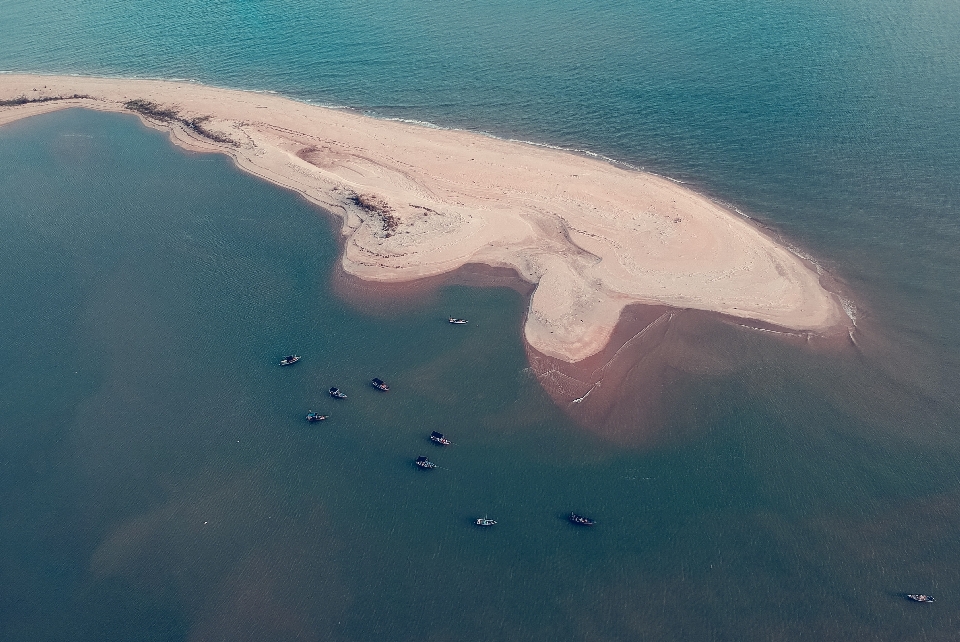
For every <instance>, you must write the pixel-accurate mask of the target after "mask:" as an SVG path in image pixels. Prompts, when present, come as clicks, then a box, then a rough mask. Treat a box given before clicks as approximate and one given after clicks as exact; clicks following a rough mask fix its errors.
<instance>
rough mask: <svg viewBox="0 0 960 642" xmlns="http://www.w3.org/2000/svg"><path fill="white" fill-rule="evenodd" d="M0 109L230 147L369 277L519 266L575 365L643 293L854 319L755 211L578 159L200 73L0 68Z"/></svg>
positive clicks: (743, 311)
mask: <svg viewBox="0 0 960 642" xmlns="http://www.w3.org/2000/svg"><path fill="white" fill-rule="evenodd" d="M18 98H19V99H21V100H17V99H18ZM43 99H52V100H43ZM0 105H3V106H0V126H2V125H4V124H6V123H9V122H13V121H15V120H19V119H21V118H26V117H29V116H34V115H38V114H42V113H47V112H50V111H54V110H58V109H64V108H69V107H84V108H89V109H97V110H103V111H112V112H126V113H137V114H138V115H139V116H140V118H141V119H142V120H143V122H145V123H146V124H147V125H149V126H151V127H155V128H158V129H162V130H165V131H167V132H169V134H170V136H171V139H172V141H173V142H174V143H176V144H177V145H180V146H182V147H184V148H187V149H191V150H197V151H208V152H219V153H224V154H229V155H230V156H232V157H233V159H234V161H235V162H236V164H237V166H238V167H239V168H241V169H242V170H244V171H246V172H249V173H251V174H254V175H256V176H259V177H261V178H263V179H265V180H268V181H270V182H273V183H275V184H277V185H281V186H283V187H286V188H289V189H292V190H295V191H297V192H299V193H300V194H302V195H303V196H304V197H305V198H307V199H308V200H310V201H312V202H314V203H316V204H317V205H319V206H320V207H322V208H323V209H325V210H327V211H328V212H330V213H332V214H334V215H337V216H339V217H340V220H341V221H342V224H341V233H342V235H343V254H342V257H341V264H342V268H343V270H344V271H345V272H346V273H348V274H351V275H354V276H356V277H359V278H361V279H364V280H367V281H376V282H381V283H390V282H408V281H413V280H417V279H422V278H425V277H431V276H436V275H440V274H444V273H447V272H450V271H452V270H456V269H458V268H460V267H462V266H464V265H466V264H475V263H479V264H485V265H489V266H492V267H495V268H509V269H512V270H514V271H516V273H517V274H518V275H519V276H520V277H521V278H522V279H523V280H525V281H527V282H529V283H531V284H533V285H535V289H534V291H533V294H532V295H531V297H530V303H529V309H528V312H527V316H526V320H525V322H524V336H525V338H526V340H527V342H528V343H529V344H530V346H531V347H533V348H535V349H536V350H537V351H538V352H540V353H542V354H544V355H547V356H550V357H553V358H556V359H560V360H563V361H567V362H570V363H574V362H578V361H581V360H583V359H586V358H588V357H590V356H591V355H594V354H596V353H598V352H600V351H601V350H602V349H603V348H604V346H605V345H606V343H607V342H608V341H609V340H610V337H611V334H612V333H613V331H614V328H615V327H616V325H617V321H618V319H619V318H620V315H621V312H622V311H623V309H624V308H625V307H626V306H628V305H631V304H637V303H640V304H648V305H664V306H669V307H672V308H693V309H699V310H707V311H714V312H720V313H723V314H726V315H731V316H734V317H741V318H745V319H755V320H758V321H762V322H766V323H770V324H774V325H777V326H781V327H785V328H790V329H793V330H801V331H810V332H821V331H826V330H828V329H831V328H836V327H838V326H841V325H844V324H846V323H847V322H848V321H849V320H848V319H847V317H846V316H845V315H844V313H843V310H842V308H841V306H840V304H839V301H838V299H837V297H836V296H835V295H834V294H832V293H831V292H829V291H827V290H826V289H825V288H824V287H823V286H822V285H821V283H820V278H819V276H818V274H817V271H816V270H815V269H814V268H813V267H811V266H810V265H809V264H808V263H806V262H805V261H804V260H803V259H801V258H800V257H799V256H797V255H796V254H794V253H793V252H791V251H790V250H789V249H788V248H786V247H785V246H783V245H781V244H780V243H778V242H777V241H775V240H774V239H773V238H771V237H770V236H768V235H767V234H766V233H765V232H764V231H763V230H762V229H760V228H759V227H758V226H757V225H755V224H754V223H753V222H751V221H750V220H748V219H746V218H745V217H743V216H740V215H738V214H736V213H734V212H731V211H730V210H728V209H726V208H724V207H722V206H721V205H719V204H718V203H716V202H714V201H712V200H711V199H709V198H707V197H706V196H704V195H701V194H698V193H696V192H694V191H692V190H690V189H687V188H685V187H684V186H682V185H680V184H678V183H676V182H673V181H670V180H668V179H666V178H663V177H660V176H656V175H653V174H649V173H645V172H642V171H635V170H632V169H627V168H624V167H620V166H618V165H616V164H613V163H609V162H605V161H603V160H599V159H596V158H591V157H587V156H584V155H581V154H576V153H572V152H568V151H564V150H560V149H554V148H550V147H546V146H537V145H532V144H527V143H522V142H515V141H506V140H502V139H498V138H495V137H492V136H487V135H484V134H481V133H475V132H468V131H462V130H451V129H442V128H434V127H429V126H425V125H422V124H417V123H410V122H404V121H397V120H387V119H379V118H372V117H369V116H364V115H360V114H358V113H355V112H353V111H350V110H346V109H333V108H326V107H320V106H316V105H311V104H307V103H304V102H298V101H295V100H291V99H289V98H285V97H283V96H280V95H277V94H272V93H260V92H251V91H238V90H230V89H221V88H215V87H209V86H204V85H200V84H196V83H191V82H174V81H159V80H140V79H108V78H92V77H78V76H39V75H18V74H0Z"/></svg>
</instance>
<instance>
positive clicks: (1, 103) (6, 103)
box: [0, 94, 93, 107]
mask: <svg viewBox="0 0 960 642" xmlns="http://www.w3.org/2000/svg"><path fill="white" fill-rule="evenodd" d="M74 98H93V96H88V95H86V94H74V95H72V96H42V97H39V98H27V97H26V96H17V97H16V98H11V99H10V100H0V107H17V106H19V105H29V104H31V103H49V102H53V101H55V100H71V99H74Z"/></svg>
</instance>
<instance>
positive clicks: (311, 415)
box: [307, 410, 327, 422]
mask: <svg viewBox="0 0 960 642" xmlns="http://www.w3.org/2000/svg"><path fill="white" fill-rule="evenodd" d="M326 418H327V415H321V414H320V413H319V412H314V411H312V410H311V411H310V412H308V413H307V421H309V422H314V421H323V420H324V419H326Z"/></svg>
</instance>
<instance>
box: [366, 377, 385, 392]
mask: <svg viewBox="0 0 960 642" xmlns="http://www.w3.org/2000/svg"><path fill="white" fill-rule="evenodd" d="M370 385H371V386H373V387H374V388H376V389H377V390H382V391H383V392H390V386H388V385H387V384H386V382H384V380H383V379H373V380H372V381H371V382H370Z"/></svg>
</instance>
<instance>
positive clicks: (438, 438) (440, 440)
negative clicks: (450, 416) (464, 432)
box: [430, 430, 450, 446]
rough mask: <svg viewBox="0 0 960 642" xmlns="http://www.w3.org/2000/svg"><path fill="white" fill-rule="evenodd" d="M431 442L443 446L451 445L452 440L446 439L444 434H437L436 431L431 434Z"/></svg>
mask: <svg viewBox="0 0 960 642" xmlns="http://www.w3.org/2000/svg"><path fill="white" fill-rule="evenodd" d="M430 441H432V442H433V443H435V444H440V445H441V446H449V445H450V440H449V439H447V438H446V437H444V436H443V433H442V432H437V431H436V430H434V431H433V432H432V433H430Z"/></svg>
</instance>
